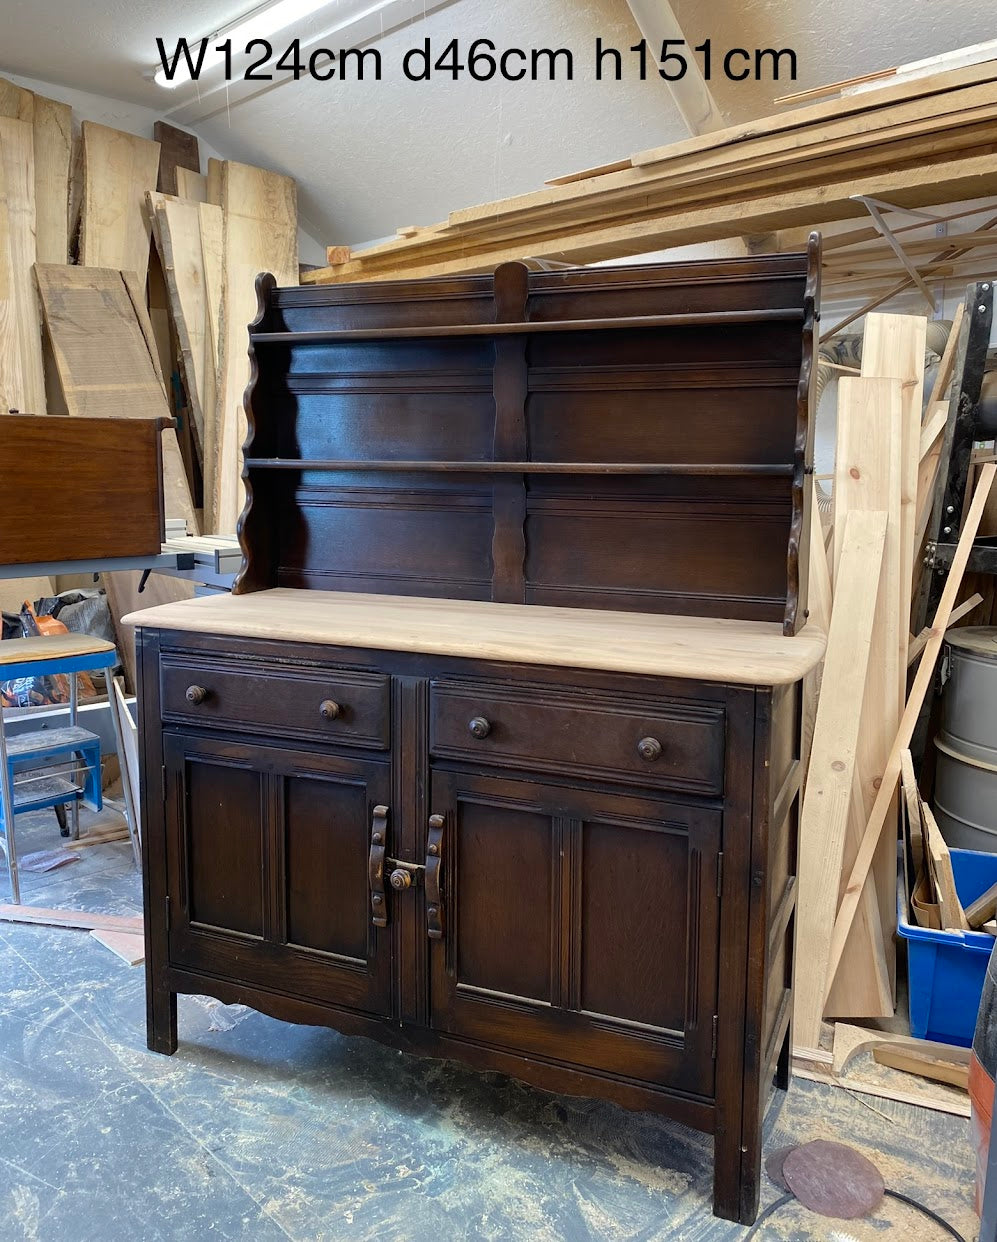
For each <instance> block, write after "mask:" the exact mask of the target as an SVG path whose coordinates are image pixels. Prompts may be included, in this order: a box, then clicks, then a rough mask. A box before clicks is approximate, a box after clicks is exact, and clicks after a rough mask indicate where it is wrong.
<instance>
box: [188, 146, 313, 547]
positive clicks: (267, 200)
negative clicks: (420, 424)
mask: <svg viewBox="0 0 997 1242" xmlns="http://www.w3.org/2000/svg"><path fill="white" fill-rule="evenodd" d="M215 186H217V187H218V189H217V193H218V194H219V195H220V203H221V207H222V210H223V213H224V269H223V271H224V275H223V282H222V310H221V324H220V331H219V341H220V346H219V359H218V392H217V418H216V431H217V441H216V460H215V479H214V482H215V486H214V529H215V530H216V531H219V532H222V533H224V532H228V531H233V530H235V527H236V522H237V520H238V517H239V514H240V513H241V512H242V507H243V504H244V503H245V488H244V487H243V483H242V445H243V443H244V441H245V439H246V432H247V423H246V414H245V409H244V407H243V395H244V393H245V391H246V386H247V384H248V383H249V357H248V353H247V350H248V345H249V339H248V334H247V330H248V326H249V324H250V322H251V321H252V320H253V319H255V318H256V309H257V304H256V277H257V276H258V275H259V274H260V272H272V273H273V275H274V276H275V277H276V280H277V283H278V285H296V284H297V283H298V223H297V191H296V186H295V182H294V180H293V179H292V178H290V177H284V176H281V175H280V174H279V173H274V172H268V171H267V170H266V169H262V168H254V167H252V166H250V165H248V164H236V163H232V162H229V161H226V162H225V163H223V164H220V165H219V162H218V161H217V160H211V161H209V165H208V194H209V198H212V199H213V193H212V191H213V187H215Z"/></svg>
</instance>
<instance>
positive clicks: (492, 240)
mask: <svg viewBox="0 0 997 1242" xmlns="http://www.w3.org/2000/svg"><path fill="white" fill-rule="evenodd" d="M995 123H997V62H995V61H988V62H985V63H983V64H979V65H972V66H968V67H963V68H959V69H955V70H949V71H947V72H944V73H938V74H935V75H933V76H930V77H925V78H920V79H917V80H914V81H904V82H901V83H898V84H893V85H886V86H883V87H881V88H879V89H877V90H874V91H869V92H868V93H865V94H862V95H855V96H850V97H847V98H842V99H838V100H834V101H832V102H829V103H820V104H814V105H811V106H809V107H804V108H800V109H797V110H795V111H792V112H785V113H782V114H780V115H778V116H773V117H767V118H765V119H763V120H759V121H752V122H750V123H748V124H746V125H739V126H736V127H734V128H731V129H726V130H721V131H718V132H715V133H711V134H707V135H702V136H699V137H696V138H690V139H688V140H687V141H684V142H678V143H674V144H673V145H671V146H668V147H660V148H656V149H653V150H650V151H644V152H641V153H640V154H637V155H633V156H631V157H630V158H629V160H624V161H620V162H618V163H617V164H615V165H607V166H604V168H601V169H596V170H592V175H582V176H580V177H578V178H574V179H569V180H566V179H563V178H561V179H559V184H552V185H548V186H547V187H545V188H544V189H542V190H539V191H537V192H535V193H532V194H525V195H520V196H519V197H516V198H510V199H503V200H500V201H498V202H493V203H485V204H482V205H480V206H476V207H469V208H467V209H465V210H462V211H455V212H452V213H451V214H450V216H449V218H448V219H447V220H446V221H445V222H443V223H441V224H437V225H433V226H429V227H427V228H406V229H405V230H403V235H402V236H398V237H396V238H394V239H392V240H391V241H389V242H385V243H382V244H381V245H378V246H372V247H370V248H369V249H366V250H363V251H360V252H356V253H353V254H352V255H350V256H349V257H347V258H345V261H341V262H336V263H334V264H332V265H331V266H329V267H327V268H322V269H320V270H319V271H316V272H310V273H307V274H306V275H305V276H304V277H303V280H304V281H306V282H315V283H335V282H339V281H351V280H391V279H403V278H405V279H407V278H410V277H417V276H437V275H447V274H456V273H460V272H470V271H479V270H484V269H487V268H491V267H493V266H494V265H495V264H497V263H501V262H504V261H506V260H510V259H522V258H524V257H527V256H534V257H544V258H554V259H560V260H566V261H569V262H594V261H599V260H606V259H612V258H619V257H621V256H627V255H634V254H640V253H646V252H648V251H651V250H657V249H663V248H666V247H671V246H680V245H686V244H689V243H692V242H703V241H711V240H716V239H719V238H725V237H735V236H741V235H745V234H764V233H770V232H772V231H774V230H778V229H793V228H800V227H804V228H811V227H814V226H816V225H818V224H821V223H825V222H828V221H832V220H841V219H848V218H850V217H856V216H862V215H864V214H866V208H865V207H864V205H863V204H862V203H861V202H859V201H856V197H855V196H856V195H866V196H869V197H873V198H878V199H882V200H887V201H889V202H890V203H895V204H899V205H902V206H907V207H910V206H917V205H926V204H930V203H940V202H956V201H962V200H967V199H971V198H981V197H988V196H991V195H993V194H994V193H995V192H997V152H995V151H994V149H993V136H994V126H995ZM607 169H608V171H607ZM333 257H335V258H337V259H343V257H344V256H343V255H342V254H337V255H334V256H330V259H331V258H333Z"/></svg>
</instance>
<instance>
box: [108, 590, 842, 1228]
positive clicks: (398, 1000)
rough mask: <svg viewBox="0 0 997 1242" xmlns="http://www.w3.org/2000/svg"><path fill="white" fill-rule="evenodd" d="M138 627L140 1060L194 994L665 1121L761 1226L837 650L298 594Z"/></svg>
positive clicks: (724, 1211) (560, 613)
mask: <svg viewBox="0 0 997 1242" xmlns="http://www.w3.org/2000/svg"><path fill="white" fill-rule="evenodd" d="M127 620H129V621H131V622H132V623H134V624H135V625H136V626H137V627H139V628H138V630H137V651H138V660H139V669H140V678H141V686H140V698H141V705H142V746H143V752H144V753H143V762H144V771H145V773H146V780H145V781H144V782H143V811H142V814H143V825H144V833H143V850H144V863H145V865H144V883H145V901H146V912H147V924H146V929H147V942H146V963H147V972H148V1018H149V1043H150V1047H152V1048H153V1049H155V1050H157V1051H159V1052H165V1053H172V1052H173V1051H174V1050H175V1049H176V1046H177V1028H176V994H177V993H178V992H194V993H204V994H208V995H212V996H216V997H218V998H220V999H221V1000H223V1001H226V1002H228V1003H241V1004H248V1005H251V1006H253V1007H254V1008H256V1009H259V1010H262V1011H264V1012H266V1013H269V1014H272V1015H273V1016H275V1017H278V1018H283V1019H286V1020H288V1021H295V1022H308V1023H316V1024H326V1025H329V1026H333V1027H335V1028H337V1029H339V1030H341V1031H344V1032H347V1033H350V1034H362V1035H368V1036H372V1037H374V1038H376V1039H380V1040H382V1041H384V1042H386V1043H389V1044H392V1045H394V1046H396V1047H399V1048H403V1049H406V1050H409V1051H412V1052H418V1053H427V1054H430V1055H435V1056H447V1057H456V1058H459V1059H461V1060H463V1061H465V1062H467V1063H469V1064H471V1065H474V1066H477V1067H479V1068H482V1069H491V1070H499V1071H502V1072H504V1073H507V1074H510V1075H512V1076H514V1077H517V1078H520V1079H522V1080H524V1081H526V1082H530V1083H533V1084H534V1085H536V1086H539V1087H544V1088H547V1089H549V1090H552V1091H561V1092H566V1093H570V1094H582V1095H588V1096H599V1097H603V1098H606V1099H610V1100H615V1101H617V1102H618V1103H620V1104H622V1105H624V1106H627V1107H630V1108H640V1109H648V1110H654V1111H658V1112H662V1113H667V1114H668V1115H670V1116H672V1117H675V1118H677V1119H678V1120H680V1121H682V1122H684V1123H686V1124H688V1125H691V1126H694V1127H696V1128H698V1129H700V1130H703V1131H706V1132H708V1133H713V1134H714V1135H715V1141H716V1158H715V1159H716V1164H715V1169H716V1172H715V1200H714V1210H715V1211H716V1212H717V1214H718V1215H721V1216H724V1217H727V1218H728V1219H735V1220H742V1221H748V1220H750V1219H753V1217H754V1215H755V1213H756V1211H757V1200H758V1188H759V1169H760V1159H761V1122H762V1116H763V1113H764V1109H765V1104H766V1101H767V1098H768V1093H769V1087H770V1084H771V1082H772V1080H773V1076H774V1077H775V1078H776V1080H777V1081H778V1083H779V1084H780V1085H781V1086H782V1087H786V1086H787V1085H788V1078H789V1057H790V1048H791V1038H790V1029H789V1026H790V1013H791V1008H792V1006H791V1004H790V999H791V982H792V978H791V974H792V961H793V955H792V934H793V911H794V901H795V878H794V872H795V863H796V824H797V793H798V789H799V779H800V778H799V762H798V740H799V735H800V727H799V725H800V694H799V685H800V680H801V678H802V677H803V676H804V675H805V674H806V672H807V671H808V670H809V669H810V668H811V667H812V666H813V665H814V664H815V663H816V662H817V661H818V660H819V659H820V658H821V656H822V653H823V647H824V637H823V635H822V634H821V633H820V632H819V631H817V630H815V629H813V627H810V626H805V627H804V628H803V629H802V630H801V631H800V632H799V633H798V634H797V635H795V636H793V637H786V636H784V635H783V633H782V627H781V626H780V625H778V624H777V623H768V622H752V621H738V620H718V619H714V618H710V619H697V618H692V617H671V616H653V615H645V614H640V613H615V612H599V611H587V610H580V609H567V608H545V607H537V606H526V605H508V604H494V603H489V602H486V601H457V600H442V599H422V598H398V597H391V596H378V595H367V594H350V593H338V592H325V591H306V590H295V589H286V588H285V589H274V590H268V591H262V592H258V593H255V594H252V595H246V596H224V595H219V596H212V597H207V598H203V599H195V600H189V601H184V602H182V603H175V604H165V605H162V606H160V607H158V608H152V609H149V610H147V611H144V612H139V613H135V614H133V615H132V616H131V617H130V618H127Z"/></svg>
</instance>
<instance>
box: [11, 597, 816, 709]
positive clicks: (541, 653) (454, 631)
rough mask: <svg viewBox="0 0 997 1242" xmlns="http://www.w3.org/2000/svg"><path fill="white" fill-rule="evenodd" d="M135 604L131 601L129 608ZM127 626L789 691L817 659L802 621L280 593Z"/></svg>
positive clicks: (172, 610)
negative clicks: (794, 630)
mask: <svg viewBox="0 0 997 1242" xmlns="http://www.w3.org/2000/svg"><path fill="white" fill-rule="evenodd" d="M168 581H174V580H173V579H168ZM142 604H143V601H142V599H141V597H140V598H139V600H138V602H137V604H136V607H142ZM125 622H126V623H127V624H135V625H143V624H148V625H151V626H153V627H155V628H159V629H166V630H174V629H175V630H183V631H193V632H195V633H199V634H224V635H232V636H235V635H239V636H241V637H243V638H262V639H276V638H279V639H282V640H283V641H285V642H304V643H319V644H331V645H333V646H336V647H356V646H361V647H373V648H376V649H377V650H386V651H419V652H423V653H425V654H427V655H432V654H446V655H453V656H462V655H464V656H473V657H475V658H477V659H492V660H511V661H513V662H514V663H522V664H556V665H557V666H559V667H561V666H565V665H567V666H568V667H577V668H596V669H605V670H607V671H614V672H625V673H651V674H655V675H657V676H660V677H687V678H700V679H703V680H706V681H721V682H723V681H729V682H733V683H734V684H736V685H747V686H754V685H759V686H771V685H792V684H793V683H795V682H797V681H799V680H800V679H801V678H802V677H804V676H805V675H806V674H807V673H808V672H809V671H810V670H811V669H812V668H813V667H814V665H815V664H816V663H817V662H818V661H819V660H820V658H821V656H822V655H823V653H824V634H823V632H822V631H821V630H819V629H818V628H817V627H816V626H815V625H811V624H807V625H805V626H804V627H803V629H802V630H800V632H799V633H798V634H796V635H795V636H794V637H786V636H785V635H784V634H783V632H782V625H781V623H779V622H765V621H734V620H728V619H719V618H705V617H682V616H671V615H665V614H661V615H655V616H650V615H645V614H643V613H637V612H612V611H608V610H607V611H604V610H602V609H593V610H589V609H585V608H552V607H549V606H547V605H541V604H499V603H492V602H490V601H487V600H456V599H423V598H419V597H417V596H400V595H399V596H391V595H368V594H360V593H354V592H350V591H298V590H293V589H290V588H284V587H274V588H272V589H269V590H265V591H254V592H251V593H250V594H247V595H228V594H220V595H212V596H204V597H202V598H200V599H195V600H190V601H189V602H188V603H185V604H177V605H169V606H165V607H163V608H156V609H153V610H152V611H150V612H149V613H148V615H143V613H138V614H137V615H136V616H134V617H125ZM0 649H2V644H0ZM0 655H2V650H0Z"/></svg>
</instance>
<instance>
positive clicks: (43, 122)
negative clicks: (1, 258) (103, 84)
mask: <svg viewBox="0 0 997 1242" xmlns="http://www.w3.org/2000/svg"><path fill="white" fill-rule="evenodd" d="M32 131H33V135H34V146H35V232H36V239H35V248H36V250H37V255H38V262H39V263H68V262H69V169H70V162H71V156H72V149H73V110H72V108H71V107H70V106H69V104H63V103H57V102H56V101H55V100H54V99H46V98H45V96H44V95H36V96H35V104H34V120H33V122H32Z"/></svg>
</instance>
